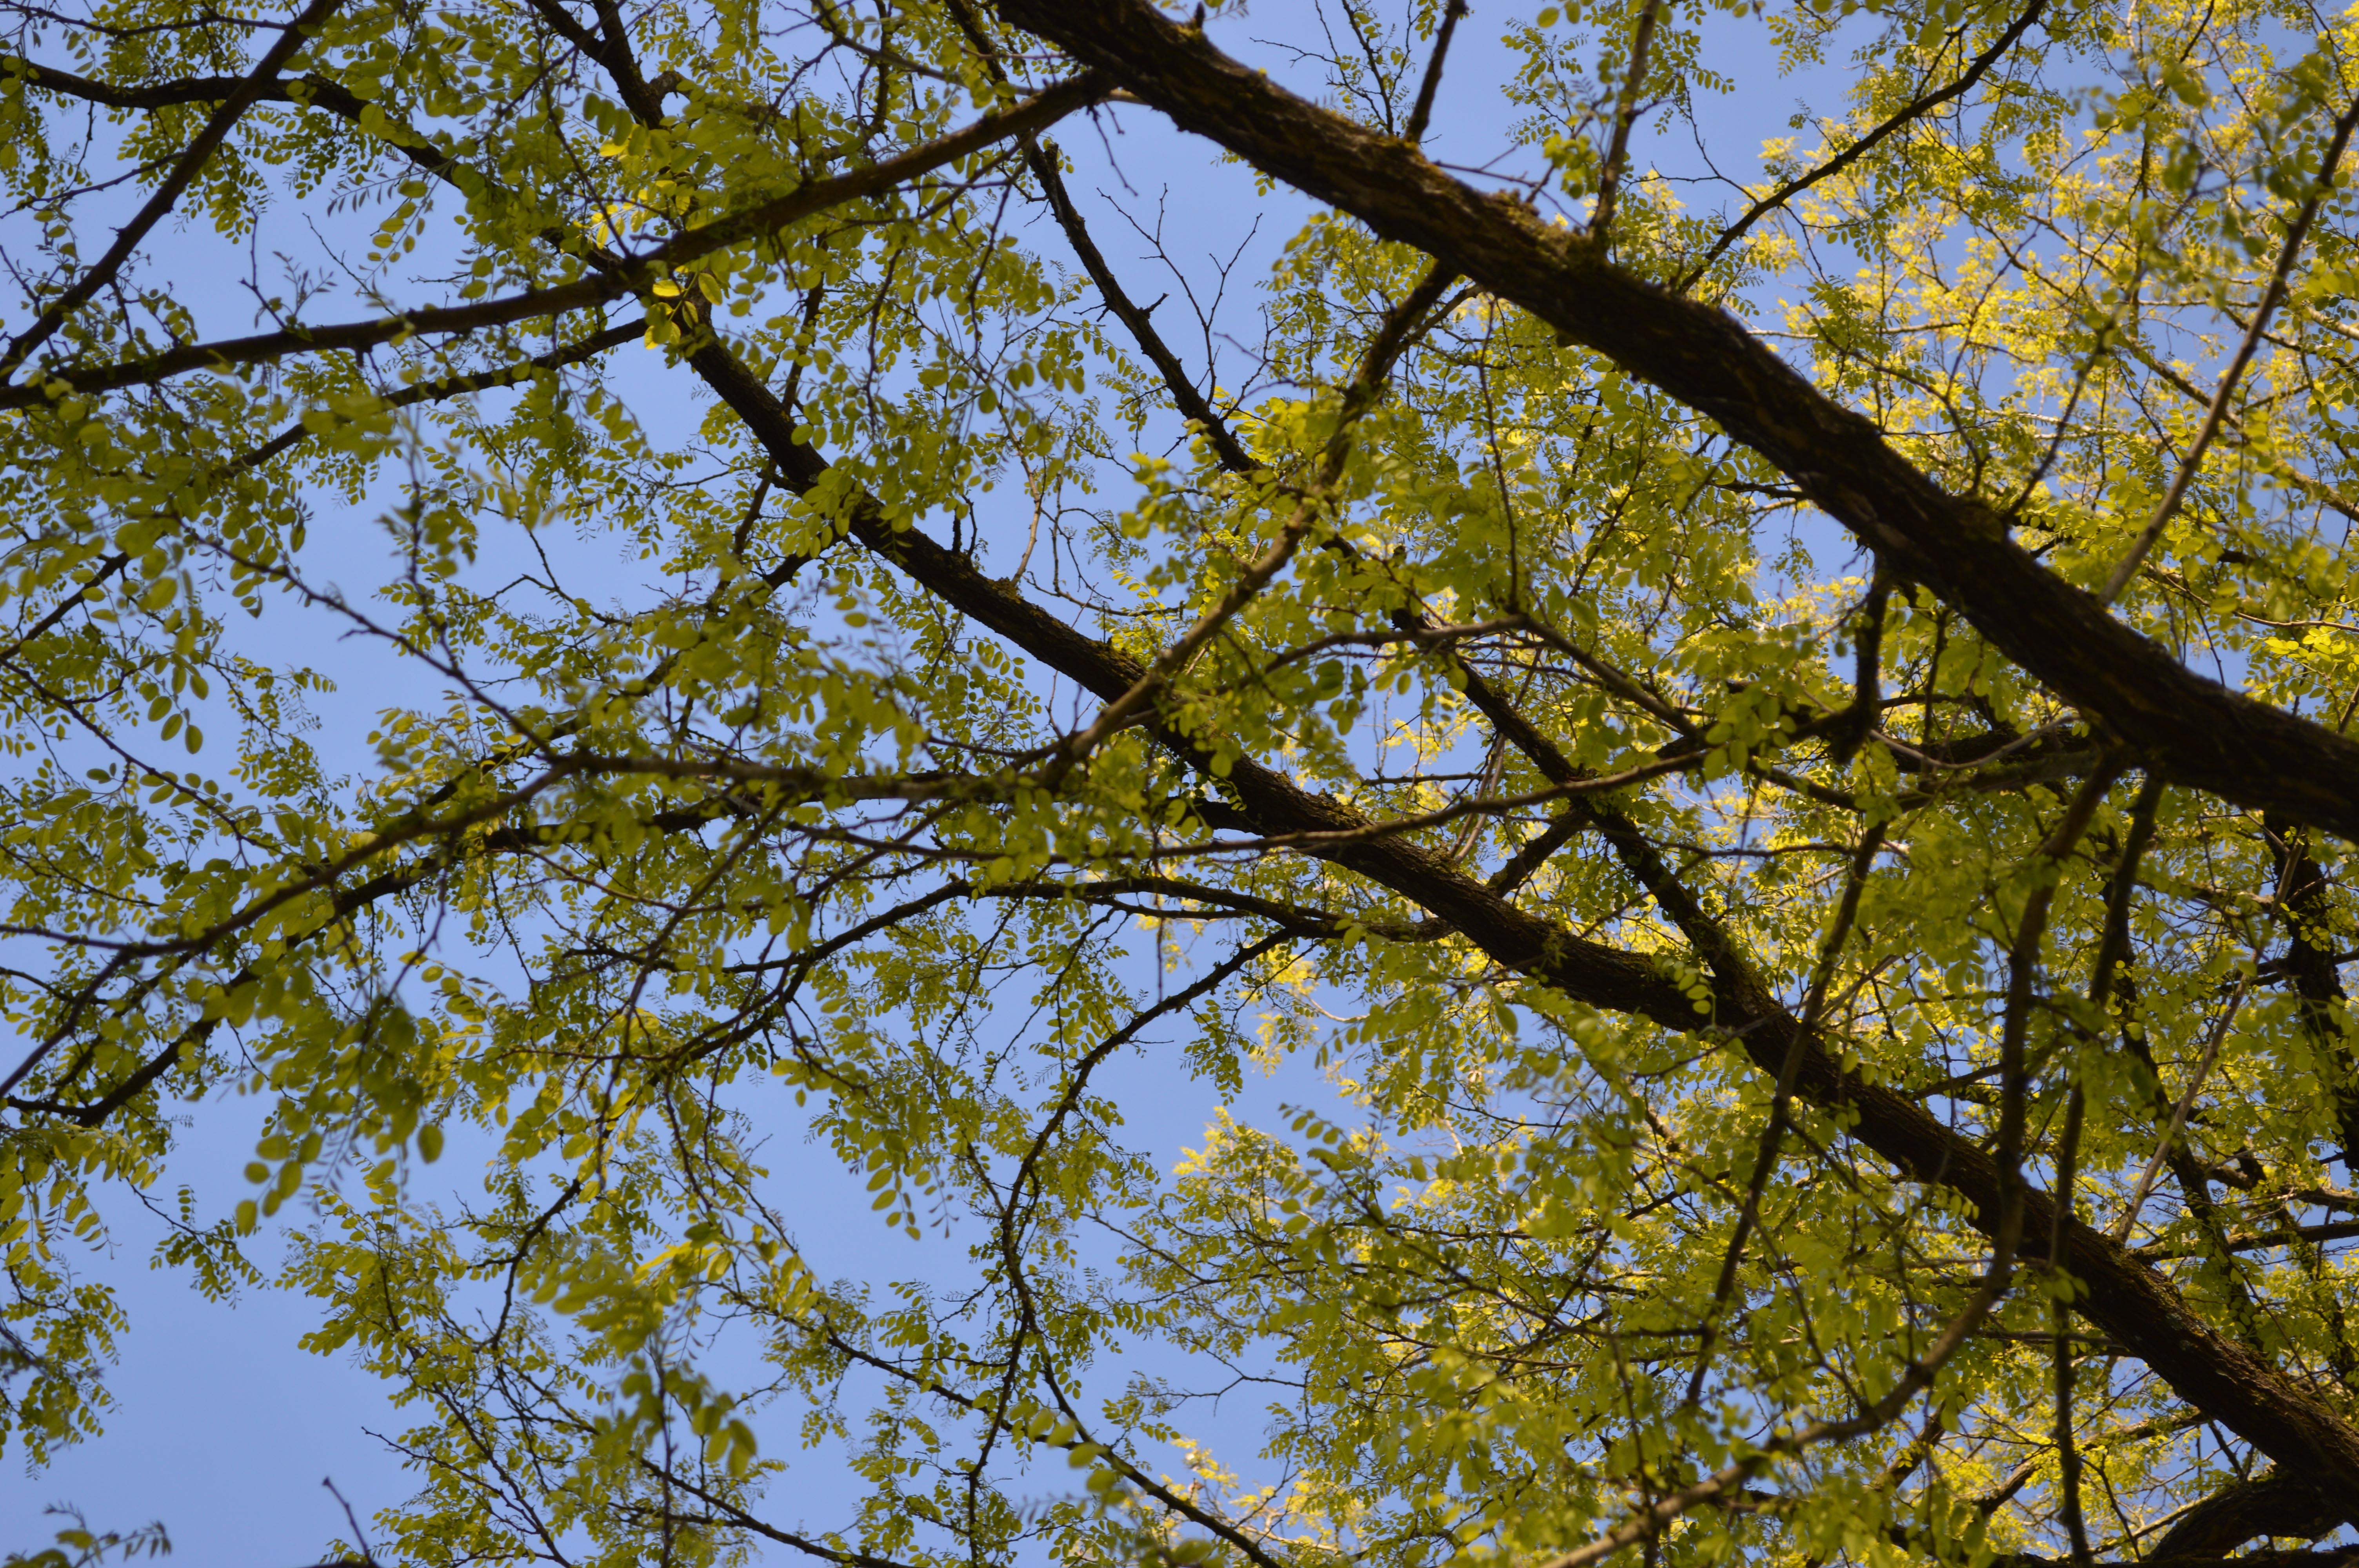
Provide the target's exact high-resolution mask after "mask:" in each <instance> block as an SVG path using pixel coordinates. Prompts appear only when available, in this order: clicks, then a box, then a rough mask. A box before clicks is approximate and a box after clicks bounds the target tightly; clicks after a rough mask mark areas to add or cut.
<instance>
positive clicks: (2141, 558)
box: [2097, 98, 2359, 604]
mask: <svg viewBox="0 0 2359 1568" xmlns="http://www.w3.org/2000/svg"><path fill="white" fill-rule="evenodd" d="M2354 126H2359V98H2354V99H2353V100H2352V101H2351V107H2350V108H2348V109H2346V110H2344V111H2343V117H2342V118H2341V119H2339V120H2337V121H2335V122H2334V135H2333V136H2332V138H2331V139H2329V141H2328V142H2327V146H2326V156H2325V157H2324V158H2323V159H2322V160H2321V165H2320V168H2319V171H2318V183H2317V185H2316V186H2315V187H2314V188H2312V189H2311V190H2310V195H2309V196H2308V197H2307V198H2305V199H2304V200H2303V201H2302V204H2301V210H2300V211H2299V212H2297V213H2295V214H2294V220H2293V224H2292V226H2291V227H2290V228H2288V230H2287V231H2286V243H2285V247H2284V249H2282V250H2280V251H2279V252H2278V253H2277V269H2276V270H2275V271H2274V272H2272V273H2271V274H2270V275H2269V287H2268V289H2267V292H2266V293H2264V294H2263V295H2262V296H2261V303H2260V308H2258V309H2256V310H2255V311H2254V312H2253V324H2252V327H2251V328H2250V329H2249V330H2247V331H2246V332H2245V341H2243V342H2242V343H2240V344H2238V345H2237V347H2236V356H2235V358H2234V359H2233V360H2230V361H2229V362H2228V368H2227V370H2226V372H2225V373H2223V374H2222V375H2221V377H2220V384H2219V387H2218V388H2217V389H2216V390H2215V391H2214V392H2213V393H2212V406H2210V407H2209V408H2207V409H2205V410H2204V412H2203V423H2202V424H2201V426H2200V427H2197V429H2196V432H2195V441H2194V444H2193V445H2191V446H2190V447H2189V448H2188V449H2187V455H2186V456H2185V457H2183V458H2181V459H2180V460H2179V470H2178V471H2177V472H2176V473H2173V474H2172V475H2171V476H2170V487H2169V489H2168V490H2165V491H2164V492H2162V499H2161V500H2160V501H2159V502H2158V503H2156V504H2155V508H2154V515H2152V516H2151V517H2148V518H2147V524H2146V526H2145V527H2144V528H2143V529H2141V530H2139V533H2138V536H2137V542H2136V543H2135V544H2133V545H2132V546H2130V548H2129V553H2128V554H2127V555H2125V556H2124V557H2122V558H2121V560H2120V561H2119V562H2118V563H2117V564H2115V566H2114V570H2113V575H2112V576H2110V577H2108V578H2107V579H2105V586H2104V588H2102V589H2099V590H2098V592H2097V600H2098V602H2099V603H2101V604H2111V603H2113V601H2114V600H2116V599H2118V598H2120V597H2121V593H2122V589H2125V588H2127V587H2128V586H2129V582H2130V579H2132V578H2134V577H2136V576H2137V569H2138V568H2139V567H2141V566H2143V565H2144V564H2145V563H2146V557H2147V554H2148V553H2149V552H2150V551H2152V550H2153V548H2154V546H2155V543H2156V541H2158V540H2159V539H2160V538H2161V537H2162V531H2163V529H2164V528H2165V527H2167V526H2169V523H2170V519H2171V518H2172V516H2173V515H2174V514H2177V513H2178V511H2179V507H2180V503H2181V502H2183V501H2184V500H2185V499H2186V498H2187V487H2188V486H2189V485H2190V484H2192V483H2193V482H2194V481H2195V470H2197V469H2199V468H2201V466H2202V464H2203V454H2204V453H2205V452H2206V451H2208V450H2210V449H2211V446H2212V438H2214V437H2216V436H2217V435H2219V433H2220V427H2221V425H2222V423H2223V422H2224V421H2225V420H2226V419H2227V417H2228V400H2229V399H2230V398H2232V397H2234V395H2235V393H2236V384H2237V383H2238V382H2240V381H2242V380H2243V379H2244V375H2245V367H2246V366H2248V365H2250V364H2251V363H2252V362H2253V356H2254V355H2255V354H2256V353H2257V352H2259V351H2260V347H2261V335H2262V333H2263V331H2264V330H2266V329H2267V326H2268V324H2269V317H2270V316H2271V315H2273V314H2274V313H2275V312H2276V310H2277V302H2278V301H2280V300H2282V299H2283V298H2284V297H2285V293H2286V286H2287V284H2288V282H2289V281H2290V280H2291V278H2292V276H2293V264H2294V258H2295V257H2296V256H2298V255H2299V254H2300V253H2301V246H2302V242H2303V241H2304V240H2305V239H2307V238H2309V236H2310V224H2311V223H2312V222H2315V221H2316V220H2317V217H2318V213H2319V209H2320V208H2321V207H2323V206H2324V205H2325V204H2326V197H2327V193H2328V192H2329V191H2331V190H2332V189H2334V172H2335V169H2336V168H2337V166H2339V165H2340V164H2341V163H2342V161H2343V149H2344V148H2345V147H2347V146H2349V145H2350V142H2351V132H2352V129H2353V127H2354Z"/></svg>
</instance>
